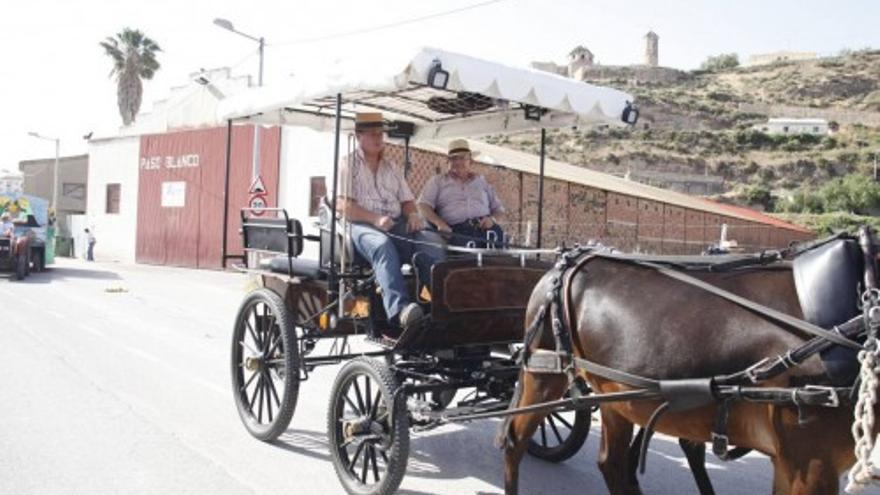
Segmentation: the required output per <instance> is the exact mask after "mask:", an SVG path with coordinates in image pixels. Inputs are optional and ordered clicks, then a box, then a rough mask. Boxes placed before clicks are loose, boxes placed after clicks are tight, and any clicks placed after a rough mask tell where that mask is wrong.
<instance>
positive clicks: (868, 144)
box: [488, 50, 880, 211]
mask: <svg viewBox="0 0 880 495" xmlns="http://www.w3.org/2000/svg"><path fill="white" fill-rule="evenodd" d="M606 76H607V74H606ZM594 82H596V83H598V84H607V85H611V86H614V87H618V88H621V89H624V90H626V91H628V92H630V93H632V94H634V96H635V97H636V102H637V104H638V105H639V107H640V109H641V112H642V114H641V119H640V121H639V124H638V125H637V126H636V127H635V128H633V129H598V130H595V129H594V130H570V129H564V130H555V131H552V132H549V133H548V138H549V143H548V154H549V156H551V157H552V158H554V159H559V160H564V161H567V162H570V163H573V164H576V165H581V166H585V167H588V168H591V169H595V170H601V171H605V172H609V173H613V174H617V175H620V176H625V175H629V176H630V178H632V179H633V180H639V181H641V182H648V183H653V184H655V185H659V186H661V187H671V188H675V189H679V190H682V191H686V192H691V193H695V194H706V195H709V196H711V197H714V198H716V199H721V200H724V201H730V202H735V203H738V204H743V205H750V206H752V207H758V208H763V209H767V210H771V211H772V210H774V209H786V207H785V203H786V202H790V201H791V198H794V197H796V196H797V193H798V192H799V191H800V192H803V191H804V190H818V189H819V188H821V187H822V186H823V185H825V184H827V183H829V181H832V180H833V179H835V178H841V177H845V176H847V175H851V174H861V175H864V176H866V177H868V176H871V175H872V174H873V167H874V165H873V162H874V157H875V154H880V50H866V51H861V52H856V53H850V54H847V55H842V56H838V57H832V58H822V59H817V60H811V61H805V62H789V63H778V64H773V65H767V66H758V67H742V68H736V69H729V70H724V71H719V72H704V71H693V72H688V73H684V74H683V76H682V77H681V78H680V80H678V81H677V82H670V83H654V84H646V83H641V84H640V83H638V82H636V81H633V80H632V79H626V78H620V79H615V78H614V76H613V73H612V74H611V76H610V77H606V78H605V79H601V80H595V81H594ZM769 117H796V118H808V117H815V118H824V119H826V120H828V122H829V123H830V125H831V127H832V129H833V130H834V132H833V133H832V135H829V136H822V137H819V136H810V135H790V136H770V135H767V134H764V133H762V132H758V131H754V130H752V126H753V125H755V124H759V123H764V122H766V120H767V119H768V118H769ZM488 141H490V142H493V143H496V144H502V145H504V146H510V147H514V148H518V149H522V150H525V151H529V152H534V153H536V152H537V151H538V146H539V137H538V135H537V134H535V133H524V134H519V135H514V136H490V137H489V139H488ZM878 201H880V198H878ZM788 209H789V210H790V208H788Z"/></svg>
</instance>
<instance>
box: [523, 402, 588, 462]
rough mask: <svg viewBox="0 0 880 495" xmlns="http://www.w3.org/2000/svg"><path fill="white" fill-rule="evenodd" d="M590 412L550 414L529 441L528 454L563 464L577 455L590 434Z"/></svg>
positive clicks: (578, 411)
mask: <svg viewBox="0 0 880 495" xmlns="http://www.w3.org/2000/svg"><path fill="white" fill-rule="evenodd" d="M566 397H568V394H566ZM590 412H591V411H590V409H581V410H576V411H560V412H552V413H550V414H548V415H547V417H545V418H544V421H542V422H541V424H540V425H538V429H537V430H536V431H535V434H534V435H532V438H530V439H529V445H528V453H529V454H531V455H532V456H534V457H537V458H538V459H541V460H544V461H548V462H562V461H565V460H567V459H569V458H570V457H571V456H573V455H575V454H577V453H578V451H579V450H580V449H581V447H582V446H583V445H584V442H585V441H586V440H587V436H588V435H589V434H590V421H591V419H590Z"/></svg>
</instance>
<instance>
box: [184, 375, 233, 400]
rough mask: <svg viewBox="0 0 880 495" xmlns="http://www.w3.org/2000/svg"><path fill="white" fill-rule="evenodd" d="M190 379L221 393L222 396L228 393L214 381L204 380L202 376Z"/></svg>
mask: <svg viewBox="0 0 880 495" xmlns="http://www.w3.org/2000/svg"><path fill="white" fill-rule="evenodd" d="M192 380H193V381H194V382H196V383H198V384H199V385H201V386H203V387H205V388H207V389H208V390H210V391H212V392H217V393H218V394H220V395H223V396H226V395H228V394H229V391H228V390H224V389H223V388H222V387H220V386H218V385H216V384H214V383H211V382H209V381H208V380H205V379H203V378H198V377H192Z"/></svg>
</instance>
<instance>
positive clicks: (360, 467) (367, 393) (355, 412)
mask: <svg viewBox="0 0 880 495" xmlns="http://www.w3.org/2000/svg"><path fill="white" fill-rule="evenodd" d="M397 388H398V383H397V380H396V379H395V378H394V375H393V374H392V373H391V371H390V370H389V369H388V367H387V366H385V365H384V364H383V363H382V362H380V361H377V360H373V359H369V358H357V359H354V360H352V361H349V362H348V363H346V365H345V366H343V367H342V370H340V372H339V375H337V377H336V381H335V382H334V383H333V389H332V391H331V392H330V407H329V408H328V413H327V432H328V436H329V443H330V453H331V455H332V458H333V467H334V468H335V469H336V475H337V476H338V477H339V480H340V481H341V482H342V486H343V487H344V488H345V491H346V492H347V493H349V494H352V495H355V494H356V495H386V494H391V493H394V492H395V491H397V488H398V487H399V486H400V482H401V481H403V475H404V474H405V473H406V463H407V460H408V458H409V422H408V421H407V415H406V408H405V404H406V397H403V396H398V397H397V400H396V401H395V402H394V404H393V405H392V400H393V397H394V392H395V391H396V390H397Z"/></svg>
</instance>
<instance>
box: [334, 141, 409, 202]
mask: <svg viewBox="0 0 880 495" xmlns="http://www.w3.org/2000/svg"><path fill="white" fill-rule="evenodd" d="M345 162H346V165H344V166H343V167H342V168H341V170H340V177H339V191H340V192H339V196H341V197H344V198H348V199H351V200H354V202H355V203H357V204H358V206H360V207H361V208H364V209H366V210H368V211H371V212H373V213H377V214H379V215H387V216H389V217H391V218H396V217H399V216H400V213H401V203H403V202H406V201H413V200H414V199H415V196H413V193H412V190H410V188H409V185H408V184H407V183H406V179H405V178H404V177H403V172H402V171H401V170H400V168H399V167H397V166H396V165H393V164H391V163H389V162H388V161H386V160H385V159H384V158H380V160H379V167H378V168H377V169H376V173H373V171H372V170H370V167H369V166H367V163H366V161H365V160H364V155H363V152H362V151H361V150H360V149H358V150H357V152H356V154H355V158H354V164H353V167H352V168H351V183H350V184H351V185H350V188H349V182H348V178H349V166H348V160H345Z"/></svg>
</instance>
